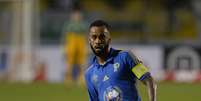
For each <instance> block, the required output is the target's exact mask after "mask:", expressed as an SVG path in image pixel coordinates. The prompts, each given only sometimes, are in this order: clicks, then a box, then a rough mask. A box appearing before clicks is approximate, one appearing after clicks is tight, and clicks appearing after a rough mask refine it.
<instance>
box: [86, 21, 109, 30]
mask: <svg viewBox="0 0 201 101" xmlns="http://www.w3.org/2000/svg"><path fill="white" fill-rule="evenodd" d="M94 26H97V27H101V26H105V27H106V28H107V29H108V30H110V29H111V26H110V25H109V24H108V23H107V22H105V21H103V20H95V21H93V22H92V23H91V24H90V26H89V29H90V28H91V27H94Z"/></svg>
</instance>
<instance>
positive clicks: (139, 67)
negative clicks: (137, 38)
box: [126, 51, 150, 80]
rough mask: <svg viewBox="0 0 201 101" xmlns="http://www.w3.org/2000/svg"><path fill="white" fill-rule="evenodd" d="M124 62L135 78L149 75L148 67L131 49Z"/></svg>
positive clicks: (142, 78) (141, 78)
mask: <svg viewBox="0 0 201 101" xmlns="http://www.w3.org/2000/svg"><path fill="white" fill-rule="evenodd" d="M126 63H127V66H128V67H129V69H130V70H131V71H132V73H133V74H134V75H135V76H136V77H137V79H139V80H144V79H145V78H146V77H148V76H149V75H150V72H149V70H148V68H147V67H146V66H145V65H144V64H143V63H142V61H141V60H139V59H138V58H137V56H135V55H134V54H133V52H131V51H129V52H128V54H127V57H126Z"/></svg>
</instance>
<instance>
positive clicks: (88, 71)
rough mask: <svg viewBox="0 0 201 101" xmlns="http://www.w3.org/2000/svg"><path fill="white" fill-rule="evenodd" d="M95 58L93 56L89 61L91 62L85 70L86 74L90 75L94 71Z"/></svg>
mask: <svg viewBox="0 0 201 101" xmlns="http://www.w3.org/2000/svg"><path fill="white" fill-rule="evenodd" d="M94 58H95V57H93V58H92V59H90V61H89V64H88V67H87V69H86V70H85V75H89V74H90V73H91V72H92V71H93V68H94V61H95V60H94Z"/></svg>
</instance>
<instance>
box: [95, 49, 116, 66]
mask: <svg viewBox="0 0 201 101" xmlns="http://www.w3.org/2000/svg"><path fill="white" fill-rule="evenodd" d="M114 51H115V49H113V48H110V52H109V54H108V56H107V58H106V62H105V64H104V65H102V66H105V65H106V64H107V63H109V62H111V61H112V60H113V58H114V56H113V53H114ZM94 63H95V65H96V66H98V67H99V66H100V64H99V63H98V61H97V58H96V56H95V57H94Z"/></svg>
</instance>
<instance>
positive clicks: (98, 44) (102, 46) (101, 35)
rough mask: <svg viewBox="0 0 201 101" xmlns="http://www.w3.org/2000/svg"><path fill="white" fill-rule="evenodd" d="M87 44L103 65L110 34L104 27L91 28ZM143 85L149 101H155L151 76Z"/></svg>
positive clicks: (154, 89)
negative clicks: (145, 87)
mask: <svg viewBox="0 0 201 101" xmlns="http://www.w3.org/2000/svg"><path fill="white" fill-rule="evenodd" d="M89 31H90V32H89V44H90V46H91V49H92V51H93V52H94V54H95V55H96V57H97V60H98V63H99V64H101V65H103V64H105V62H106V58H107V56H108V54H109V44H110V43H111V37H110V32H109V30H108V29H107V28H106V27H105V26H93V27H91V28H90V30H89ZM142 82H143V84H144V85H146V86H147V90H148V94H149V101H156V84H155V83H154V80H153V78H152V77H151V76H149V77H147V78H146V79H144V80H143V81H142Z"/></svg>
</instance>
